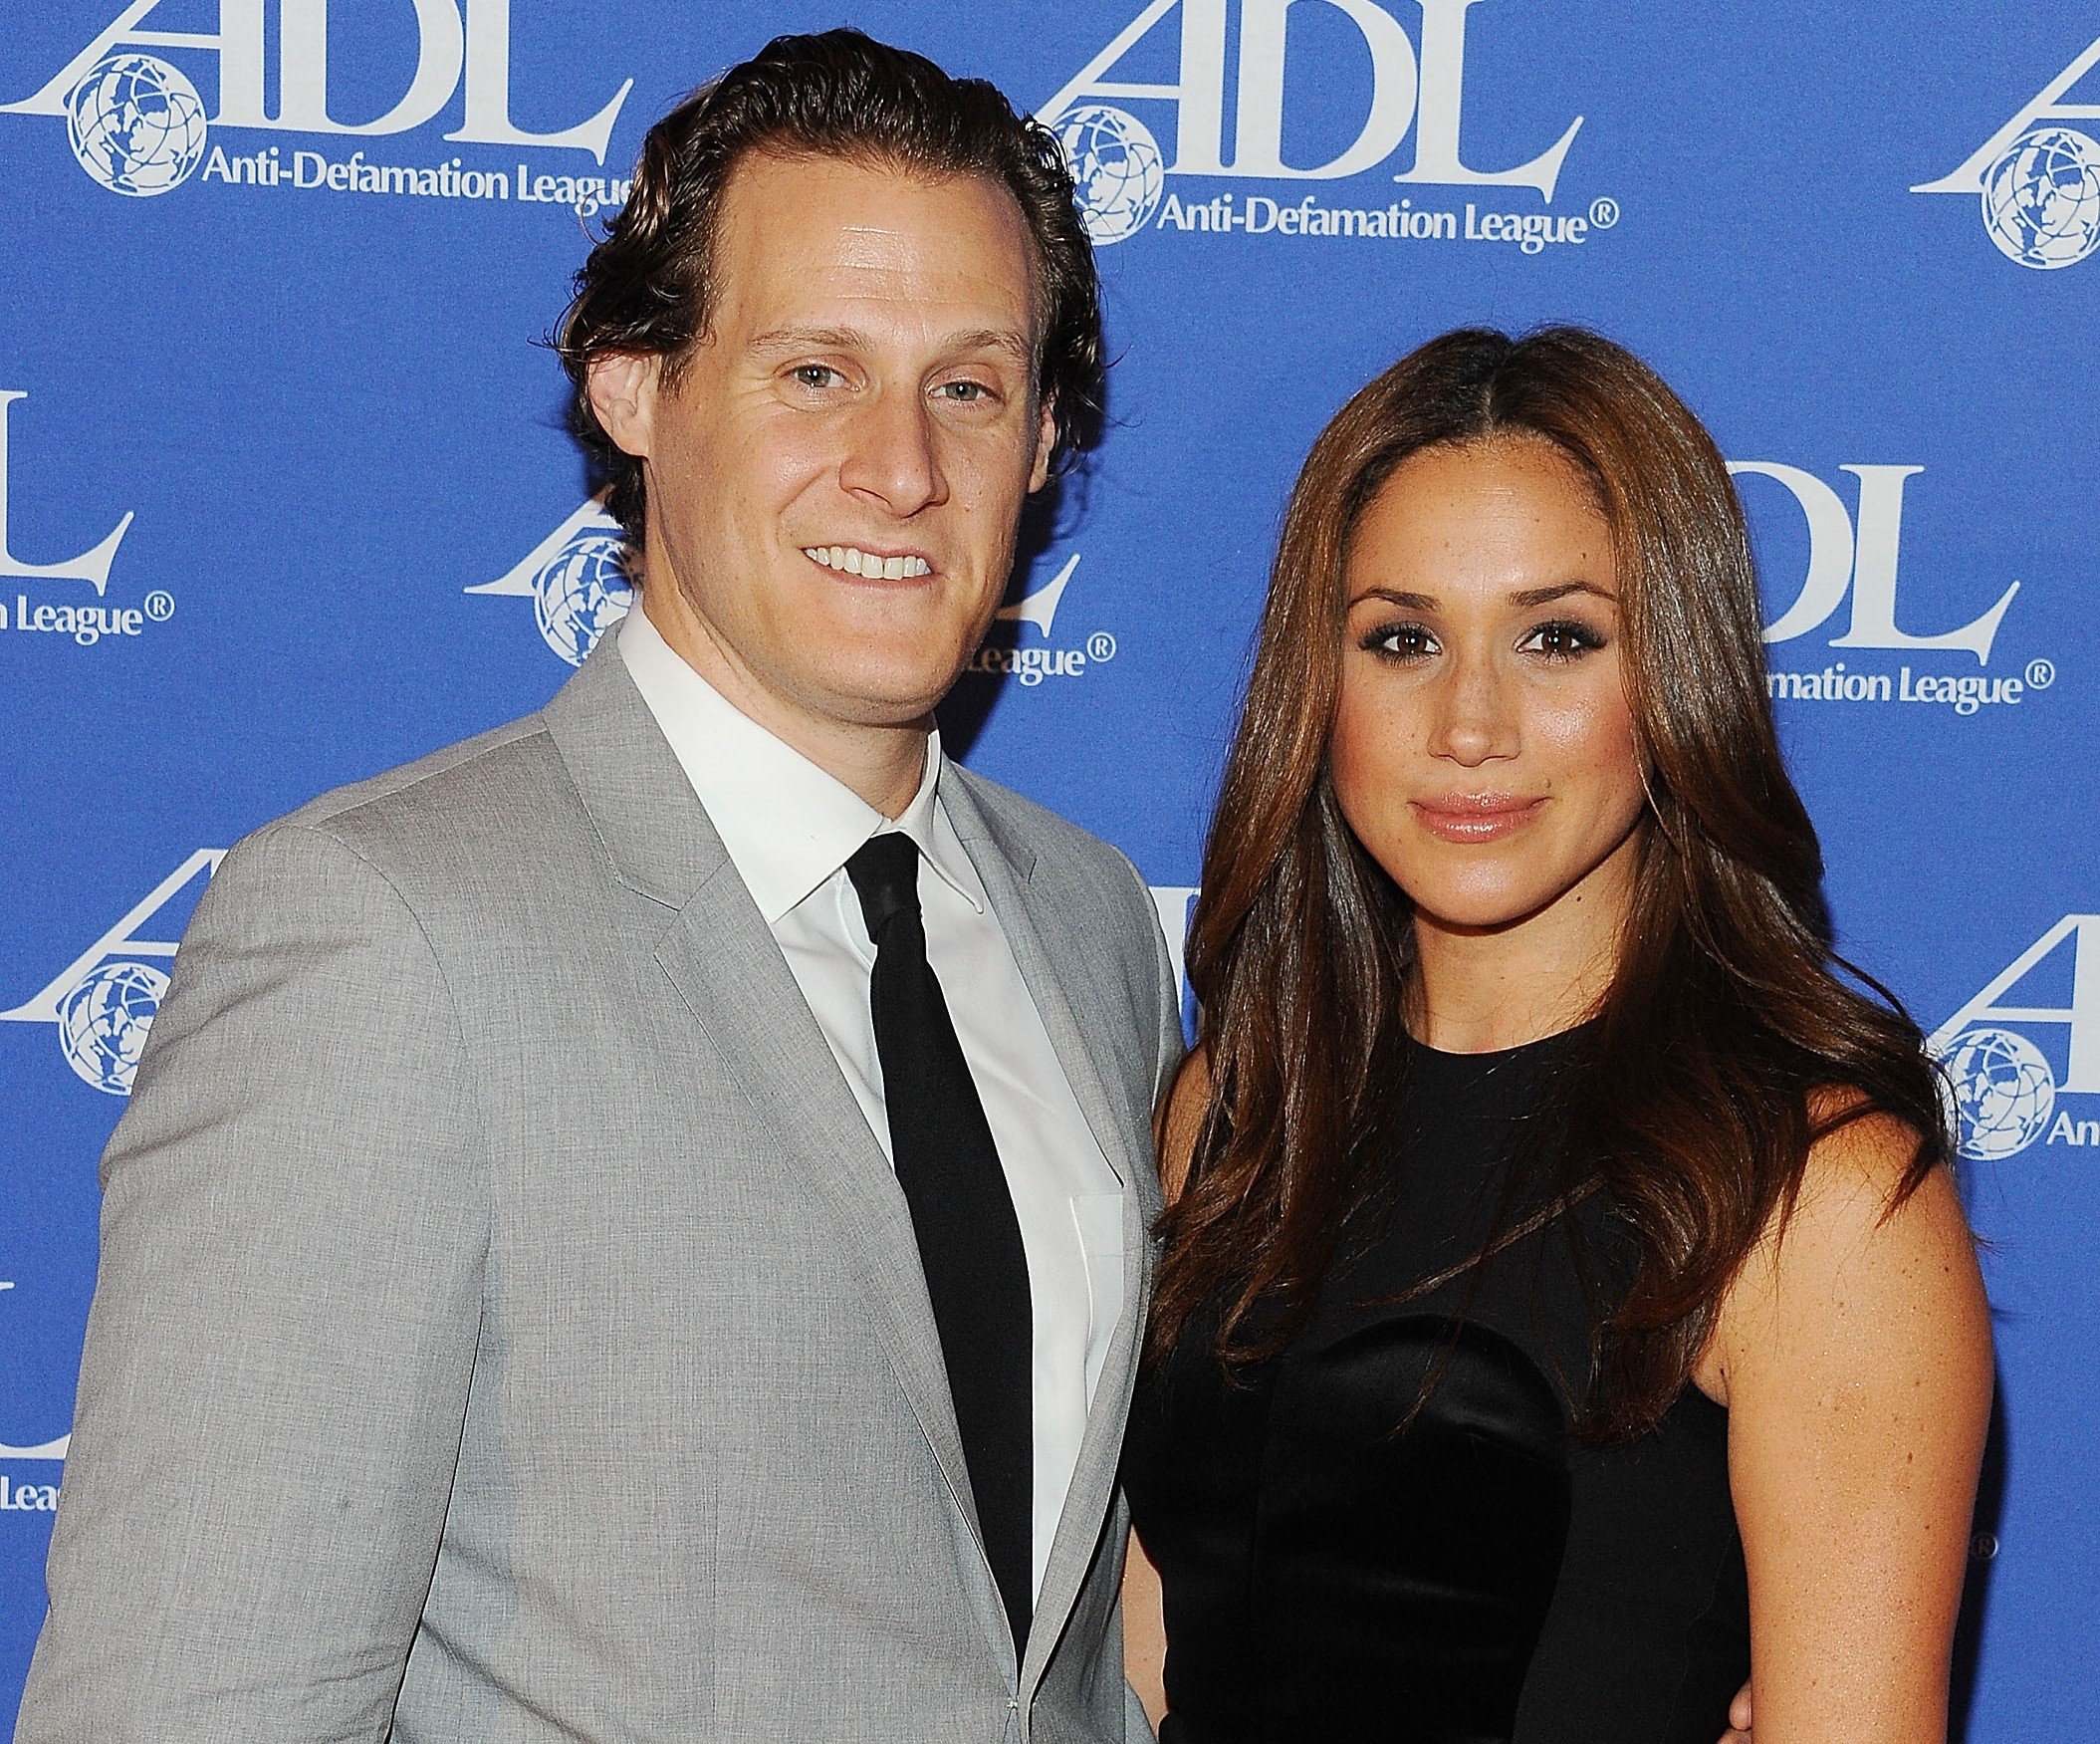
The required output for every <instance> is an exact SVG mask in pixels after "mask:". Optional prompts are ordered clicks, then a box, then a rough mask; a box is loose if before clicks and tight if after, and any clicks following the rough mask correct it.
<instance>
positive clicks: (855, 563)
mask: <svg viewBox="0 0 2100 1744" xmlns="http://www.w3.org/2000/svg"><path fill="white" fill-rule="evenodd" d="M803 556H805V557H807V558H808V559H809V560H810V561H811V562H812V563H820V564H822V565H823V567H824V568H825V569H828V570H838V571H839V572H841V573H842V574H845V575H849V576H866V577H868V578H869V579H871V580H879V581H885V582H903V581H909V580H911V579H913V578H914V577H917V576H930V575H932V574H933V565H932V564H930V563H928V562H927V561H926V560H925V559H924V558H923V557H917V556H912V557H877V556H875V555H874V553H873V552H868V551H862V550H861V549H860V548H859V547H858V546H855V545H806V546H804V547H803Z"/></svg>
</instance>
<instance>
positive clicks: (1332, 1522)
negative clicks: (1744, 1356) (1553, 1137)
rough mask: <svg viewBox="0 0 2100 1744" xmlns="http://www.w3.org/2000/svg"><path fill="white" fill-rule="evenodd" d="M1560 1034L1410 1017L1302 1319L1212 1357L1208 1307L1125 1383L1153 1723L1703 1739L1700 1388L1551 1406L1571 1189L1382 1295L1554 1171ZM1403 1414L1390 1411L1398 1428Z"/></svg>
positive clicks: (1711, 1581) (1573, 1294) (1625, 1255)
mask: <svg viewBox="0 0 2100 1744" xmlns="http://www.w3.org/2000/svg"><path fill="white" fill-rule="evenodd" d="M1579 1037H1580V1032H1571V1033H1570V1034H1568V1035H1565V1036H1560V1037H1554V1038H1549V1039H1548V1040H1546V1041H1544V1042H1539V1043H1533V1044H1531V1045H1529V1046H1527V1047H1524V1048H1519V1049H1514V1050H1508V1051H1505V1052H1502V1053H1495V1054H1478V1055H1453V1054H1441V1053H1437V1052H1435V1051H1433V1050H1430V1049H1427V1048H1423V1047H1420V1046H1418V1045H1414V1044H1410V1045H1409V1047H1408V1049H1407V1053H1406V1056H1405V1062H1404V1068H1403V1070H1404V1074H1405V1078H1404V1085H1403V1092H1402V1096H1401V1099H1400V1106H1401V1109H1402V1113H1401V1115H1400V1117H1399V1120H1398V1123H1397V1129H1396V1130H1395V1132H1394V1133H1393V1134H1392V1136H1391V1137H1390V1138H1389V1139H1388V1140H1387V1141H1386V1142H1385V1143H1384V1144H1383V1145H1382V1146H1381V1147H1380V1154H1379V1156H1378V1158H1377V1177H1378V1178H1377V1180H1376V1182H1375V1184H1374V1186H1373V1188H1372V1190H1371V1192H1370V1194H1369V1196H1368V1198H1367V1200H1366V1202H1365V1204H1364V1205H1363V1206H1362V1207H1361V1208H1360V1210H1359V1211H1358V1213H1357V1214H1355V1215H1354V1216H1352V1218H1351V1219H1350V1221H1349V1224H1348V1226H1347V1227H1346V1228H1345V1230H1344V1232H1343V1235H1342V1239H1341V1241H1340V1243H1339V1245H1338V1247H1337V1251H1336V1257H1335V1260H1334V1263H1333V1264H1332V1265H1331V1267H1330V1268H1329V1272H1328V1275H1327V1277H1326V1279H1325V1282H1324V1284H1323V1286H1322V1288H1321V1290H1320V1293H1319V1295H1318V1298H1317V1300H1316V1302H1315V1305H1314V1307H1313V1309H1312V1312H1311V1314H1310V1316H1309V1317H1308V1318H1307V1320H1306V1321H1305V1323H1304V1325H1303V1326H1302V1327H1301V1328H1300V1329H1299V1331H1298V1332H1297V1333H1296V1334H1295V1335H1294V1336H1293V1337H1292V1338H1291V1339H1290V1341H1289V1343H1288V1344H1287V1345H1286V1346H1285V1348H1284V1349H1283V1350H1282V1351H1281V1352H1280V1353H1279V1354H1278V1355H1277V1356H1275V1357H1274V1358H1272V1359H1270V1360H1268V1361H1265V1362H1262V1363H1259V1364H1255V1365H1251V1366H1242V1367H1240V1368H1238V1369H1237V1370H1235V1371H1234V1373H1233V1375H1232V1376H1231V1377H1228V1375H1227V1374H1226V1373H1225V1371H1224V1370H1222V1369H1221V1367H1220V1365H1219V1364H1218V1362H1217V1360H1216V1359H1215V1357H1214V1356H1213V1355H1212V1351H1211V1345H1212V1339H1213V1336H1214V1334H1215V1332H1216V1328H1217V1324H1218V1316H1219V1313H1220V1312H1221V1305H1220V1304H1215V1303H1214V1304H1212V1305H1211V1306H1210V1308H1209V1309H1208V1310H1206V1311H1205V1312H1204V1313H1202V1314H1200V1315H1198V1316H1197V1317H1196V1318H1194V1319H1192V1321H1191V1322H1190V1324H1189V1325H1188V1327H1187V1328H1186V1329H1185V1330H1184V1332H1183V1334H1182V1336H1181V1337H1180V1338H1179V1339H1178V1341H1177V1343H1176V1345H1175V1347H1174V1349H1173V1350H1172V1351H1171V1352H1170V1353H1169V1354H1168V1355H1167V1357H1166V1358H1165V1359H1164V1360H1163V1361H1162V1362H1161V1363H1160V1364H1159V1365H1158V1367H1157V1368H1156V1369H1154V1370H1152V1371H1151V1372H1150V1373H1148V1374H1147V1375H1146V1376H1145V1377H1144V1378H1143V1379H1142V1380H1141V1381H1140V1383H1139V1388H1138V1396H1137V1400H1136V1405H1135V1408H1134V1411H1133V1414H1132V1419H1131V1426H1130V1433H1129V1438H1128V1440H1127V1442H1126V1447H1125V1455H1124V1483H1125V1487H1126V1489H1127V1491H1128V1493H1129V1496H1130V1501H1131V1506H1132V1510H1133V1515H1134V1518H1135V1521H1136V1525H1137V1529H1138V1533H1139V1536H1140V1538H1141V1540H1142V1542H1143V1544H1144V1547H1145V1550H1146V1552H1147V1553H1148V1554H1149V1555H1150V1557H1151V1558H1152V1561H1153V1562H1154V1564H1155V1565H1156V1566H1157V1567H1158V1569H1159V1572H1160V1577H1161V1581H1162V1585H1163V1592H1164V1600H1165V1613H1166V1632H1167V1662H1166V1686H1167V1695H1168V1701H1169V1705H1170V1710H1171V1711H1170V1715H1169V1718H1168V1720H1167V1723H1166V1726H1165V1728H1164V1729H1163V1731H1162V1734H1161V1737H1162V1741H1163V1744H1299V1741H1303V1744H1314V1741H1317V1744H1335V1741H1337V1740H1345V1739H1346V1740H1358V1739H1362V1740H1372V1739H1375V1740H1388V1741H1391V1744H1715V1740H1716V1739H1717V1738H1719V1737H1720V1736H1721V1734H1722V1733H1723V1732H1724V1731H1725V1730H1726V1729H1727V1713H1728V1704H1729V1701H1730V1699H1731V1697H1733V1696H1734V1694H1735V1693H1736V1691H1737V1690H1738V1689H1739V1688H1740V1687H1741V1686H1742V1685H1743V1683H1744V1682H1745V1681H1746V1680H1747V1679H1748V1676H1749V1670H1750V1625H1749V1609H1750V1606H1749V1592H1748V1585H1747V1581H1746V1577H1745V1571H1744V1563H1743V1549H1742V1543H1741V1540H1740V1539H1739V1537H1738V1535H1737V1530H1736V1522H1735V1513H1734V1509H1733V1506H1732V1505H1731V1502H1730V1497H1729V1485H1728V1414H1727V1412H1726V1411H1725V1410H1724V1409H1723V1408H1722V1407H1721V1406H1719V1405H1717V1404H1715V1403H1714V1402H1713V1401H1712V1400H1711V1399H1709V1398H1707V1397H1706V1396H1705V1395H1704V1394H1703V1393H1701V1392H1699V1391H1698V1390H1697V1389H1696V1388H1693V1387H1687V1388H1686V1389H1685V1391H1684V1392H1683V1393H1682V1394H1681V1395H1680V1396H1679V1397H1678V1399H1677V1400H1676V1401H1675V1403H1674V1404H1673V1405H1672V1407H1671V1408H1670V1410H1669V1412H1668V1413H1667V1414H1666V1415H1665V1417H1664V1418H1663V1420H1662V1422H1661V1424H1660V1425H1659V1427H1657V1428H1656V1429H1655V1430H1653V1431H1652V1432H1650V1433H1648V1434H1646V1435H1644V1436H1641V1437H1640V1438H1638V1439H1636V1440H1633V1441H1631V1442H1623V1443H1620V1444H1617V1445H1610V1446H1595V1445H1590V1444H1588V1443H1587V1442H1585V1441H1583V1440H1581V1439H1579V1438H1578V1437H1577V1436H1576V1435H1575V1434H1574V1433H1573V1432H1572V1425H1573V1414H1574V1410H1575V1406H1576V1404H1577V1401H1578V1399H1579V1398H1580V1397H1581V1395H1582V1391H1583V1389H1584V1388H1585V1387H1587V1386H1588V1385H1589V1384H1590V1370H1591V1358H1590V1351H1591V1342H1592V1341H1591V1329H1592V1326H1593V1324H1595V1322H1596V1320H1597V1319H1598V1317H1599V1316H1600V1315H1601V1314H1603V1313H1605V1312H1607V1311H1608V1310H1609V1308H1610V1307H1611V1305H1612V1304H1613V1303H1614V1302H1615V1301H1616V1299H1617V1296H1618V1293H1619V1292H1621V1291H1623V1289H1624V1287H1625V1284H1626V1282H1627V1280H1628V1279H1629V1278H1630V1276H1631V1267H1632V1263H1633V1254H1632V1250H1631V1244H1630V1241H1629V1238H1628V1235H1627V1231H1626V1229H1625V1227H1624V1225H1623V1223H1622V1221H1621V1220H1620V1218H1619V1216H1618V1214H1617V1212H1616V1210H1615V1209H1614V1207H1613V1206H1612V1205H1611V1203H1610V1201H1609V1199H1608V1198H1607V1197H1606V1196H1605V1195H1604V1194H1602V1193H1601V1192H1596V1193H1592V1194H1591V1195H1589V1196H1588V1197H1586V1198H1583V1199H1581V1200H1580V1201H1579V1202H1578V1203H1576V1204H1575V1205H1574V1206H1573V1207H1572V1208H1570V1209H1566V1210H1563V1211H1560V1212H1559V1213H1558V1214H1557V1215H1554V1216H1552V1217H1551V1218H1550V1219H1549V1220H1548V1221H1546V1222H1544V1223H1542V1224H1541V1225H1540V1227H1538V1228H1537V1229H1535V1230H1534V1231H1531V1232H1529V1233H1527V1234H1523V1235H1521V1236H1520V1237H1519V1238H1518V1239H1517V1240H1515V1241H1512V1242H1509V1244H1508V1245H1506V1246H1503V1247H1502V1248H1501V1250H1500V1251H1498V1252H1496V1253H1495V1254H1494V1255H1493V1256H1492V1257H1491V1258H1489V1259H1487V1260H1486V1261H1484V1262H1483V1263H1482V1264H1480V1265H1478V1266H1475V1267H1472V1268H1470V1269H1468V1270H1466V1271H1465V1272H1464V1273H1463V1275H1462V1276H1460V1277H1458V1278H1454V1279H1452V1280H1450V1281H1449V1282H1447V1283H1445V1284H1443V1285H1440V1286H1438V1287H1437V1288H1435V1289H1432V1290H1430V1291H1428V1292H1427V1293H1426V1294H1422V1295H1419V1296H1416V1297H1414V1298H1413V1299H1412V1300H1407V1301H1398V1302H1396V1301H1392V1300H1390V1299H1391V1298H1394V1297H1398V1296H1401V1295H1402V1294H1403V1293H1405V1292H1407V1291H1409V1290H1410V1289H1411V1288H1413V1287H1415V1286H1417V1285H1419V1284H1421V1283H1423V1282H1424V1281H1426V1280H1429V1279H1432V1278H1435V1277H1437V1276H1438V1275H1439V1274H1440V1273H1442V1272H1444V1271H1446V1270H1448V1269H1449V1268H1451V1267H1453V1266H1455V1265H1458V1264H1460V1263H1461V1262H1463V1261H1464V1260H1466V1259H1467V1258H1468V1257H1469V1256H1471V1255H1473V1254H1476V1253H1478V1252H1479V1251H1480V1250H1481V1248H1482V1247H1483V1246H1484V1245H1486V1244H1487V1243H1488V1242H1489V1240H1490V1238H1491V1237H1495V1236H1502V1237H1505V1238H1506V1237H1507V1236H1508V1235H1509V1233H1510V1232H1511V1231H1512V1230H1514V1229H1517V1228H1518V1227H1520V1226H1521V1225H1522V1224H1524V1223H1525V1222H1526V1221H1527V1220H1528V1219H1529V1218H1530V1216H1531V1215H1532V1214H1533V1213H1535V1212H1538V1211H1540V1210H1542V1209H1544V1208H1546V1207H1548V1206H1550V1205H1551V1204H1553V1203H1554V1202H1555V1200H1556V1198H1558V1197H1559V1196H1560V1195H1561V1194H1563V1193H1564V1192H1565V1190H1566V1183H1565V1182H1564V1181H1562V1180H1560V1179H1559V1178H1558V1176H1557V1173H1556V1171H1555V1170H1554V1169H1553V1167H1552V1166H1551V1162H1550V1158H1549V1155H1548V1141H1547V1138H1548V1133H1549V1129H1550V1127H1549V1120H1548V1111H1549V1110H1550V1108H1551V1105H1552V1099H1553V1095H1554V1092H1555V1089H1556V1087H1557V1086H1558V1084H1559V1083H1560V1081H1561V1078H1562V1075H1563V1074H1565V1073H1566V1072H1569V1071H1572V1070H1579V1056H1580V1045H1579ZM1403 1425H1404V1427H1403Z"/></svg>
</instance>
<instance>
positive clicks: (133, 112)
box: [66, 55, 204, 198]
mask: <svg viewBox="0 0 2100 1744" xmlns="http://www.w3.org/2000/svg"><path fill="white" fill-rule="evenodd" d="M66 131H67V133H68V134H69V135H70V136H71V137H72V140H73V154H74V156H76V157H78V158H79V159H80V160H81V167H82V168H83V169H85V170H86V171H87V172H88V173H89V174H90V175H92V176H94V177H95V179H96V180H97V181H99V182H101V183H102V184H103V186H104V187H106V188H108V189H110V191H111V192H112V193H119V194H132V195H136V196H138V197H139V198H144V197H145V196H146V195H148V194H164V193H166V192H167V190H168V189H169V188H171V187H178V186H180V185H181V184H182V183H183V182H185V181H187V180H188V179H189V177H190V173H191V171H193V170H194V169H195V168H196V167H197V164H198V162H199V161H200V160H201V159H202V158H203V156H204V104H203V100H202V99H200V98H199V97H198V96H197V88H196V87H195V86H194V85H192V84H191V83H190V82H189V81H188V80H187V79H186V78H184V77H183V76H182V74H181V72H180V71H178V70H177V69H176V68H173V67H170V66H169V65H168V64H167V63H166V62H165V61H161V60H156V59H154V57H153V56H151V55H109V56H106V57H105V58H104V59H102V60H101V61H98V62H97V63H96V64H95V65H94V66H93V67H91V68H90V69H89V70H88V73H87V75H86V77H84V78H83V79H82V80H81V82H80V83H79V84H78V85H76V86H75V87H74V88H73V95H72V96H71V97H69V98H67V99H66Z"/></svg>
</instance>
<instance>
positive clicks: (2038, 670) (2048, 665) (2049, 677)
mask: <svg viewBox="0 0 2100 1744" xmlns="http://www.w3.org/2000/svg"><path fill="white" fill-rule="evenodd" d="M2055 682H2056V662H2055V661H2054V660H2029V661H2028V662H2027V688H2028V689H2029V690H2046V689H2048V687H2049V686H2050V685H2051V684H2053V683H2055Z"/></svg>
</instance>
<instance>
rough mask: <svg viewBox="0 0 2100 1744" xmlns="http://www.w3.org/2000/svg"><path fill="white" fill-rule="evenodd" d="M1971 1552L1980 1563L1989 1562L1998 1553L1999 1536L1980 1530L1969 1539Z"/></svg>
mask: <svg viewBox="0 0 2100 1744" xmlns="http://www.w3.org/2000/svg"><path fill="white" fill-rule="evenodd" d="M1969 1554H1970V1555H1971V1556H1973V1557H1975V1558H1976V1560H1977V1561H1978V1562H1980V1563H1987V1562H1989V1561H1990V1560H1991V1559H1992V1558H1994V1557H1995V1556H1996V1555H1997V1538H1996V1537H1995V1535H1993V1534H1991V1533H1988V1532H1980V1533H1978V1534H1977V1535H1976V1537H1974V1538H1972V1539H1971V1540H1970V1541H1969Z"/></svg>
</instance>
